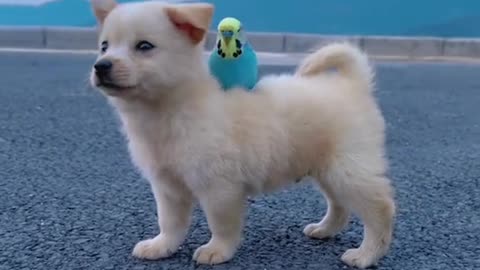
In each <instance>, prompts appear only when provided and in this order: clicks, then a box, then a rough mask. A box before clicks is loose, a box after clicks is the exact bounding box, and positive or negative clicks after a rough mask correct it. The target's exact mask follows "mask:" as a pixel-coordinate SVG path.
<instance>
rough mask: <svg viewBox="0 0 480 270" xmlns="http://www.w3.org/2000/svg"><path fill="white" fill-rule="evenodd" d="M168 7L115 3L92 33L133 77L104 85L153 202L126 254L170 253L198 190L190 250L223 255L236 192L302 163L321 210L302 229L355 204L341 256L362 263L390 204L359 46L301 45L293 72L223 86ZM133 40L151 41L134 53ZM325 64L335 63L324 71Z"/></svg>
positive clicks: (387, 234) (254, 189)
mask: <svg viewBox="0 0 480 270" xmlns="http://www.w3.org/2000/svg"><path fill="white" fill-rule="evenodd" d="M99 1H100V0H97V1H95V2H99ZM104 1H110V2H111V1H112V0H104ZM102 6H104V5H102ZM185 6H188V5H185ZM185 6H178V7H176V8H180V9H181V8H184V7H185ZM168 8H171V6H166V5H165V4H163V3H159V2H145V3H135V4H123V5H119V6H117V7H115V8H114V9H113V11H111V12H110V14H109V15H108V17H107V18H106V19H105V21H102V20H101V19H99V21H100V22H101V23H102V29H103V30H102V32H101V34H100V39H99V42H102V40H108V41H109V43H110V48H109V50H108V51H107V52H106V54H105V55H101V56H99V59H101V58H108V59H111V60H112V61H113V62H114V70H113V78H114V79H115V80H116V82H117V83H118V84H119V85H129V86H134V87H133V88H131V89H128V90H126V91H117V90H116V89H105V88H102V90H103V91H102V92H103V93H105V95H106V96H107V97H108V99H109V101H110V102H111V104H112V105H113V106H114V107H115V109H116V111H117V112H118V115H119V117H120V119H121V122H122V125H123V129H124V131H125V135H126V137H127V139H128V146H129V149H130V153H131V156H132V159H133V161H134V163H135V164H136V165H137V166H138V168H139V169H140V171H141V172H142V173H143V175H144V176H145V177H146V178H147V179H148V180H149V182H150V184H151V187H152V190H153V194H154V196H155V199H156V202H157V210H158V217H159V226H160V230H161V232H160V234H159V235H158V236H156V237H155V238H153V239H149V240H145V241H142V242H140V243H138V244H137V245H136V247H135V249H134V251H133V254H134V255H135V256H136V257H139V258H146V259H159V258H165V257H168V256H170V255H171V254H172V253H174V252H175V251H176V250H177V249H178V247H179V246H180V245H181V243H182V242H183V240H184V238H185V237H186V233H187V230H188V227H189V224H190V215H191V210H192V204H193V202H194V201H195V200H198V202H199V203H200V205H201V207H202V208H203V210H204V211H205V213H206V216H207V220H208V224H209V228H210V230H211V232H212V238H211V240H210V242H208V243H207V244H205V245H203V246H201V247H199V248H198V249H197V251H196V252H195V254H194V259H195V260H196V261H197V262H199V263H202V264H217V263H223V262H226V261H228V260H229V259H231V258H232V257H233V255H234V253H235V251H236V249H237V248H238V246H239V244H240V239H241V231H242V225H243V219H244V213H245V207H244V203H245V199H246V196H248V195H255V194H259V193H262V192H269V191H272V190H275V189H277V188H281V187H283V186H285V185H287V184H291V183H294V182H295V180H296V179H299V178H300V177H302V176H304V175H307V174H309V175H310V176H313V177H315V178H316V179H317V181H316V182H317V184H318V185H319V187H320V188H321V190H322V191H323V194H324V195H325V198H326V200H327V202H328V211H327V214H326V216H325V217H324V218H323V219H322V220H321V221H320V222H319V223H314V224H310V225H307V226H306V227H305V230H304V233H305V234H306V235H308V236H310V237H313V238H325V237H329V236H333V235H335V234H336V233H338V232H339V231H340V230H341V229H342V228H344V226H345V225H346V224H347V221H348V217H349V215H350V213H351V212H353V213H356V214H358V215H359V216H360V218H361V219H362V221H363V222H364V224H365V231H364V240H363V242H362V244H361V245H360V247H359V248H356V249H350V250H348V251H347V252H346V253H345V254H344V255H343V256H342V259H343V261H344V262H345V263H347V264H349V265H352V266H357V267H362V268H363V267H368V266H370V265H373V264H375V263H376V262H377V261H378V260H379V259H380V258H381V257H382V256H384V255H385V254H386V252H387V251H388V248H389V245H390V242H391V237H392V227H393V217H394V212H395V206H394V201H393V198H392V190H391V187H390V183H389V180H388V179H387V177H386V175H385V173H386V170H387V163H386V161H385V159H384V121H383V118H382V115H381V113H380V111H379V109H378V107H377V104H376V102H375V99H374V97H373V96H372V89H373V86H372V81H371V79H372V76H373V73H372V71H371V69H370V67H369V65H368V61H367V57H366V56H365V55H364V54H363V53H362V52H360V51H359V50H358V49H356V48H355V47H352V46H350V45H348V44H333V45H329V46H326V47H324V48H321V49H320V50H318V51H317V52H315V53H313V54H311V55H310V56H308V57H307V58H306V59H305V60H304V61H303V62H302V63H301V64H300V66H299V68H298V70H297V72H296V73H295V74H293V75H281V76H277V75H273V76H268V77H265V78H263V79H261V81H260V82H259V83H258V86H257V88H256V89H255V92H254V93H247V92H246V91H245V90H243V89H235V90H232V91H230V92H223V91H222V90H220V88H219V85H218V83H217V82H216V81H215V80H214V79H213V78H212V77H211V76H210V75H209V74H208V70H207V68H206V67H205V65H204V63H203V60H202V48H203V43H200V44H194V43H192V42H191V40H189V38H188V35H185V33H183V32H181V31H179V30H178V29H177V28H176V27H175V26H174V25H173V24H172V23H170V21H169V17H168V16H167V15H166V14H167V13H166V12H165V9H168ZM174 8H175V7H174ZM94 9H95V5H94ZM202 12H203V9H202V8H199V9H198V11H197V13H202ZM205 12H206V11H205ZM182 14H183V13H182ZM185 14H187V13H185ZM188 14H190V15H188V16H192V15H191V14H192V13H191V12H190V13H188ZM193 14H195V12H194V13H193ZM201 15H203V16H204V17H205V14H201ZM185 16H186V15H185ZM188 16H187V17H186V18H184V19H185V20H186V21H188V20H189V19H191V18H189V17H188ZM193 16H195V15H193ZM205 27H206V28H208V25H206V26H205ZM138 40H148V41H150V42H151V43H153V44H155V45H156V47H157V48H155V49H154V50H152V51H150V52H147V53H140V52H137V51H135V50H134V45H135V42H137V41H138ZM329 68H336V69H337V70H338V73H332V74H330V73H327V72H326V71H325V70H326V69H329ZM97 82H98V81H97V78H96V76H95V74H94V72H92V83H93V84H94V85H96V84H97ZM266 222H268V221H266Z"/></svg>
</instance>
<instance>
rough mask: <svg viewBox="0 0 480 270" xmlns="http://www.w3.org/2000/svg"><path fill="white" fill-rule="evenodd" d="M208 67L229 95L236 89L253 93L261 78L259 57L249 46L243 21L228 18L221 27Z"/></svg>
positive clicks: (220, 24)
mask: <svg viewBox="0 0 480 270" xmlns="http://www.w3.org/2000/svg"><path fill="white" fill-rule="evenodd" d="M208 65H209V68H210V73H211V74H212V75H213V76H214V77H215V78H216V79H217V80H218V81H219V82H220V84H221V86H222V87H223V89H224V90H225V91H226V90H228V89H230V88H232V87H235V86H240V87H244V88H246V89H247V90H249V91H250V90H252V89H253V87H254V86H255V84H256V83H257V77H258V63H257V55H256V53H255V51H254V50H253V48H252V47H251V45H250V44H249V43H248V42H247V39H246V37H245V34H244V33H243V29H242V24H241V22H240V21H239V20H237V19H235V18H232V17H228V18H224V19H223V20H222V21H221V22H220V23H219V24H218V34H217V40H216V43H215V48H214V49H213V51H212V53H211V54H210V58H209V61H208Z"/></svg>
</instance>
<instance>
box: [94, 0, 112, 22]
mask: <svg viewBox="0 0 480 270" xmlns="http://www.w3.org/2000/svg"><path fill="white" fill-rule="evenodd" d="M91 4H92V9H93V12H94V14H95V17H96V18H97V22H98V24H99V25H103V22H104V21H105V18H107V16H108V14H109V13H110V12H111V11H112V10H113V9H114V8H115V7H116V6H117V1H115V0H91Z"/></svg>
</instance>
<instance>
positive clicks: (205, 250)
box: [193, 190, 245, 265]
mask: <svg viewBox="0 0 480 270" xmlns="http://www.w3.org/2000/svg"><path fill="white" fill-rule="evenodd" d="M227 193H229V192H228V191H226V190H217V191H214V190H211V191H210V192H208V193H207V194H203V195H202V196H201V197H200V198H199V201H200V204H201V206H202V208H203V210H204V212H205V214H206V216H207V221H208V227H209V228H210V231H211V233H212V237H211V239H210V241H209V242H208V243H207V244H205V245H203V246H201V247H199V248H198V249H197V250H196V251H195V253H194V255H193V259H194V260H196V261H197V262H198V263H200V264H211V265H212V264H220V263H224V262H226V261H228V260H230V259H231V258H232V257H233V255H234V254H235V251H236V250H237V247H238V245H239V244H240V239H241V235H242V228H243V219H244V211H245V205H244V203H245V197H244V196H243V195H242V194H238V191H236V192H235V193H236V194H227ZM232 193H234V192H232Z"/></svg>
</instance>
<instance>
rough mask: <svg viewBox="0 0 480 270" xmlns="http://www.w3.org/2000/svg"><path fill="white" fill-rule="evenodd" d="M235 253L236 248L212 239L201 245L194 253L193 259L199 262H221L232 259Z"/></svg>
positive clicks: (211, 263)
mask: <svg viewBox="0 0 480 270" xmlns="http://www.w3.org/2000/svg"><path fill="white" fill-rule="evenodd" d="M234 253H235V249H232V248H229V247H226V246H225V245H221V244H220V243H218V242H213V241H211V242H210V243H208V244H206V245H203V246H201V247H199V248H198V249H197V250H196V251H195V253H194V254H193V259H194V260H195V261H197V263H199V264H209V265H214V264H221V263H224V262H227V261H228V260H230V259H231V258H232V257H233V254H234Z"/></svg>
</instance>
